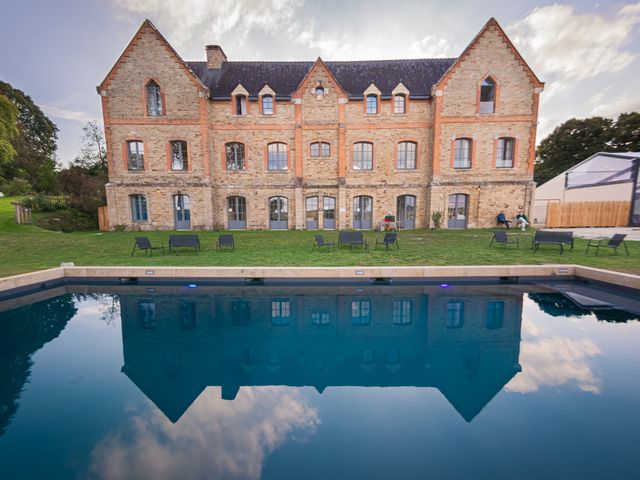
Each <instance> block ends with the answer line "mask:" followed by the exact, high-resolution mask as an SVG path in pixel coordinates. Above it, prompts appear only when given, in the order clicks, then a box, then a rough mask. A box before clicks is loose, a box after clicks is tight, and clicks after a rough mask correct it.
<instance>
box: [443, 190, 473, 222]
mask: <svg viewBox="0 0 640 480" xmlns="http://www.w3.org/2000/svg"><path fill="white" fill-rule="evenodd" d="M468 209H469V195H464V194H461V193H456V194H453V195H449V208H448V223H447V226H448V227H449V228H467V217H468Z"/></svg>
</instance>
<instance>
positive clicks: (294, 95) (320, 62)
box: [291, 57, 349, 98]
mask: <svg viewBox="0 0 640 480" xmlns="http://www.w3.org/2000/svg"><path fill="white" fill-rule="evenodd" d="M316 65H321V66H322V67H323V68H324V69H325V70H326V71H327V73H328V74H329V77H330V78H331V80H333V82H334V83H335V84H336V85H337V87H338V89H339V90H340V93H341V94H342V95H343V96H345V97H347V98H348V97H349V94H348V93H347V92H346V91H345V90H344V88H342V85H340V82H338V80H336V77H335V76H334V75H333V72H332V71H331V69H330V68H329V67H328V66H327V64H326V63H324V61H323V60H322V58H320V57H318V58H317V60H316V61H315V62H314V63H313V65H311V68H309V71H308V72H307V74H306V75H305V76H304V78H303V79H302V80H301V81H300V83H299V84H298V86H297V88H296V89H295V90H294V91H293V92H292V93H291V98H299V97H300V95H299V94H300V90H301V88H302V86H303V85H304V84H305V83H306V81H307V79H308V78H309V75H311V72H312V71H313V69H314V68H316Z"/></svg>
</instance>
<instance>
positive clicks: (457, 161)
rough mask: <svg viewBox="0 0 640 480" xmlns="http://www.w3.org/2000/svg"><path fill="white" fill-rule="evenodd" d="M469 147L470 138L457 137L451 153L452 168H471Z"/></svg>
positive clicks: (470, 145) (470, 146) (470, 144)
mask: <svg viewBox="0 0 640 480" xmlns="http://www.w3.org/2000/svg"><path fill="white" fill-rule="evenodd" d="M471 148H472V142H471V139H470V138H458V139H457V140H456V143H455V149H454V153H453V168H471V154H472V152H471Z"/></svg>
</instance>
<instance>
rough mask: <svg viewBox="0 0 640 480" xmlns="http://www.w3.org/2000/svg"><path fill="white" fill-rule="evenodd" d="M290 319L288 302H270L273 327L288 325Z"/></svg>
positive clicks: (289, 304)
mask: <svg viewBox="0 0 640 480" xmlns="http://www.w3.org/2000/svg"><path fill="white" fill-rule="evenodd" d="M290 317H291V302H289V301H288V300H274V301H272V302H271V323H272V324H273V325H278V326H285V325H289V319H290Z"/></svg>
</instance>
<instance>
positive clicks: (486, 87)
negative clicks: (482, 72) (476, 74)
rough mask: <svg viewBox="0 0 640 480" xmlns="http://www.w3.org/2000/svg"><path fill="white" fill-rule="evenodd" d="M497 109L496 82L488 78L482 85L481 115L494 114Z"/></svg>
mask: <svg viewBox="0 0 640 480" xmlns="http://www.w3.org/2000/svg"><path fill="white" fill-rule="evenodd" d="M495 107H496V82H495V81H493V79H492V78H490V77H487V78H485V79H484V80H483V81H482V84H481V85H480V113H494V112H495Z"/></svg>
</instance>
